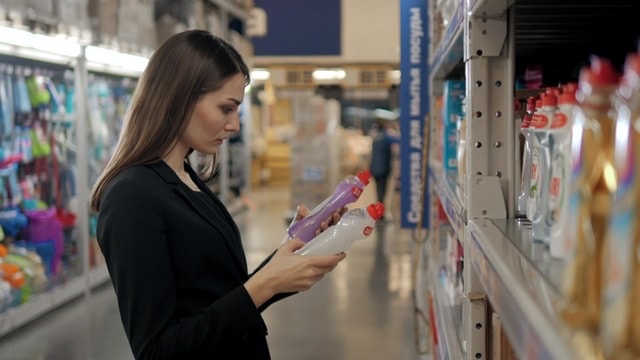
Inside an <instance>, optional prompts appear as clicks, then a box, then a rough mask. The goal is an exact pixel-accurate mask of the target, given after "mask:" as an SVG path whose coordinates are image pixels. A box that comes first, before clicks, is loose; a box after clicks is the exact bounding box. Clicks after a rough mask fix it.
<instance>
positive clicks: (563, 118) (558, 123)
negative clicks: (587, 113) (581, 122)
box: [551, 112, 569, 129]
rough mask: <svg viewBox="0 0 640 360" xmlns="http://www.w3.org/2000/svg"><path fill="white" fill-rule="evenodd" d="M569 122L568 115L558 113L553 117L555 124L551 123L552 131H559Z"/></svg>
mask: <svg viewBox="0 0 640 360" xmlns="http://www.w3.org/2000/svg"><path fill="white" fill-rule="evenodd" d="M568 122H569V118H568V117H567V114H565V113H563V112H557V113H555V114H554V115H553V122H552V123H551V128H552V129H559V128H562V127H565V126H566V125H567V123H568Z"/></svg>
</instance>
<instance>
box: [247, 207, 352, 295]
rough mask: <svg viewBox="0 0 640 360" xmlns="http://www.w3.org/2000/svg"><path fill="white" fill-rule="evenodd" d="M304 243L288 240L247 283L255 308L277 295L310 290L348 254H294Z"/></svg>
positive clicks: (296, 239) (295, 239)
mask: <svg viewBox="0 0 640 360" xmlns="http://www.w3.org/2000/svg"><path fill="white" fill-rule="evenodd" d="M332 218H333V216H332ZM338 219H339V218H338ZM328 226H329V225H328ZM325 229H326V228H325ZM303 246H304V242H303V241H302V240H300V239H298V238H293V239H291V240H289V241H287V242H286V243H285V244H284V245H282V246H281V247H280V249H278V251H276V253H275V254H274V255H273V257H272V258H271V260H270V261H269V262H268V263H267V264H266V265H265V266H264V267H263V268H262V269H260V270H259V271H258V272H256V273H255V274H254V275H253V276H252V277H251V278H250V279H249V280H248V281H247V282H246V283H245V288H246V289H247V292H248V293H249V295H250V296H251V298H252V299H253V302H254V304H255V305H256V307H260V306H261V305H262V304H263V303H264V302H266V301H267V300H269V299H270V298H271V297H272V296H274V295H275V294H279V293H288V292H298V291H305V290H308V289H309V288H311V287H312V286H313V285H314V284H315V283H317V282H318V281H320V279H322V278H323V277H324V275H325V274H326V273H328V272H330V271H331V270H333V269H334V268H335V267H336V265H338V263H339V262H340V261H342V260H343V259H344V258H345V256H346V254H344V253H341V254H337V255H331V256H300V255H296V254H294V252H295V251H296V250H298V249H300V248H301V247H303Z"/></svg>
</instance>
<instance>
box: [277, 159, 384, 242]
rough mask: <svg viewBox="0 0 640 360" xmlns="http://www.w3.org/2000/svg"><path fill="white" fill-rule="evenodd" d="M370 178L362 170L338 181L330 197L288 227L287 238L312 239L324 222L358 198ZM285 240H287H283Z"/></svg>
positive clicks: (366, 171) (369, 174) (367, 172)
mask: <svg viewBox="0 0 640 360" xmlns="http://www.w3.org/2000/svg"><path fill="white" fill-rule="evenodd" d="M370 178H371V173H370V172H369V171H368V170H363V171H360V172H358V173H357V174H356V175H355V176H349V177H347V178H345V179H343V180H342V181H340V183H338V185H337V186H336V188H335V190H334V192H333V194H331V196H329V197H328V198H327V199H325V200H324V201H323V202H321V203H320V204H318V205H317V206H316V207H315V208H314V209H313V210H311V212H310V213H309V215H307V216H305V217H304V218H302V219H300V220H298V221H295V222H294V223H293V224H291V225H290V226H289V228H288V229H287V234H288V236H289V238H294V237H297V238H299V239H300V240H302V241H304V242H308V241H310V240H311V239H313V237H314V236H316V231H318V229H319V228H320V224H321V223H322V222H323V221H324V220H326V219H327V218H328V217H329V216H331V214H333V213H334V212H336V211H340V210H341V209H342V208H344V207H345V206H347V205H348V204H350V203H352V202H355V201H356V200H358V199H359V198H360V195H362V192H363V191H364V188H365V186H367V184H369V179H370ZM285 240H288V239H287V238H285Z"/></svg>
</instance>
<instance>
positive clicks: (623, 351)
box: [600, 54, 640, 359]
mask: <svg viewBox="0 0 640 360" xmlns="http://www.w3.org/2000/svg"><path fill="white" fill-rule="evenodd" d="M616 95H617V96H616V97H615V100H616V101H615V108H616V115H617V117H616V124H615V134H616V135H615V144H614V163H615V167H616V173H617V175H618V180H619V183H618V187H617V189H616V192H615V196H614V202H613V207H612V212H611V217H610V221H609V229H608V235H607V240H608V241H609V243H608V246H607V248H606V249H605V258H604V260H603V265H604V279H603V298H602V321H601V323H600V338H601V341H602V348H603V353H604V355H605V356H606V358H607V359H632V358H633V359H637V358H638V356H639V355H640V351H639V350H640V342H639V341H640V314H638V311H637V309H636V308H635V306H636V304H638V301H640V259H639V258H638V254H639V252H638V251H640V224H639V222H638V218H639V216H640V173H639V171H640V54H631V55H629V56H628V57H627V60H626V63H625V71H624V76H623V78H622V80H621V81H620V85H619V87H618V91H617V93H616Z"/></svg>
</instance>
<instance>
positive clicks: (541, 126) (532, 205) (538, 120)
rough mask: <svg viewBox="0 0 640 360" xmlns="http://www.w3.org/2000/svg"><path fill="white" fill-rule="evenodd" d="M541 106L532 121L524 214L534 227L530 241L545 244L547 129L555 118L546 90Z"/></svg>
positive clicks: (554, 102) (551, 97)
mask: <svg viewBox="0 0 640 360" xmlns="http://www.w3.org/2000/svg"><path fill="white" fill-rule="evenodd" d="M540 99H541V100H542V107H541V108H540V110H539V111H538V112H536V114H535V115H533V118H532V119H531V128H532V132H533V138H534V139H535V141H534V144H535V145H534V147H535V148H532V150H531V151H532V154H534V155H532V158H531V175H530V178H531V184H530V186H529V199H528V201H527V215H528V217H529V219H530V220H531V225H532V226H533V240H534V241H539V242H545V243H546V242H548V237H549V234H548V233H547V232H546V231H545V230H546V229H545V217H546V214H547V201H548V200H549V196H548V195H549V173H550V166H549V163H550V161H549V159H550V156H549V149H550V148H551V144H550V142H549V129H551V122H552V121H553V116H554V115H555V112H556V109H557V104H558V98H557V96H556V95H555V94H553V92H551V91H549V92H546V93H544V94H542V95H541V96H540Z"/></svg>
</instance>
